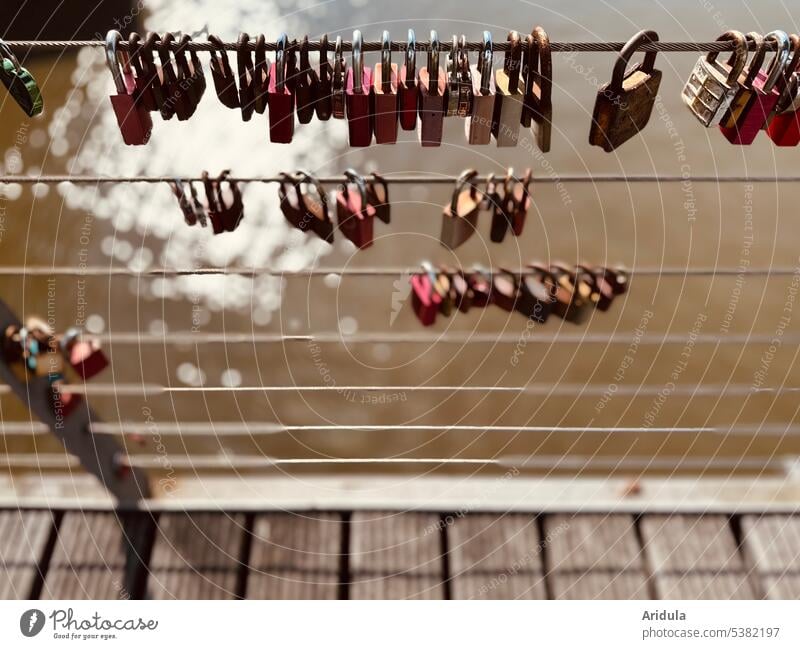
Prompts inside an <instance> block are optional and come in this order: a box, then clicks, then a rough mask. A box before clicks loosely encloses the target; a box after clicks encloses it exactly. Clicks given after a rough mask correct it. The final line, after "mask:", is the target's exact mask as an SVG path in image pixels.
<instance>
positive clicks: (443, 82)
mask: <svg viewBox="0 0 800 649" xmlns="http://www.w3.org/2000/svg"><path fill="white" fill-rule="evenodd" d="M417 85H418V86H419V121H420V124H419V128H418V132H419V141H420V144H422V146H440V145H441V143H442V130H443V128H444V113H445V109H446V101H447V97H446V91H447V76H446V75H445V72H444V70H442V69H441V68H440V67H439V35H438V34H437V33H436V32H435V31H433V30H432V31H431V42H430V45H429V47H428V63H427V65H426V66H425V67H424V68H422V69H420V71H419V72H418V73H417Z"/></svg>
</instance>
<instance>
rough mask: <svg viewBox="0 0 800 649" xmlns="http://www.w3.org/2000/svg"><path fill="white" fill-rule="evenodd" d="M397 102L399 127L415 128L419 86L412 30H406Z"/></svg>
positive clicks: (415, 48)
mask: <svg viewBox="0 0 800 649" xmlns="http://www.w3.org/2000/svg"><path fill="white" fill-rule="evenodd" d="M397 102H398V110H399V113H400V126H401V128H402V129H403V130H404V131H413V130H414V129H415V128H417V104H418V103H419V86H418V85H417V38H416V35H415V34H414V30H413V29H409V30H408V42H407V43H406V52H405V61H404V63H403V67H402V68H400V75H399V77H398V82H397Z"/></svg>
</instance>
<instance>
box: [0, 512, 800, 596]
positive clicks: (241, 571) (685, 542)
mask: <svg viewBox="0 0 800 649" xmlns="http://www.w3.org/2000/svg"><path fill="white" fill-rule="evenodd" d="M145 597H146V598H172V597H176V598H196V599H214V598H253V599H307V598H314V599H336V598H343V599H346V598H350V599H374V598H389V599H401V598H402V599H405V598H412V599H472V598H475V599H517V598H523V599H544V598H563V599H596V598H597V599H628V598H669V599H697V598H722V599H727V598H743V599H752V598H796V597H800V515H798V516H788V515H783V514H769V515H763V516H754V515H743V516H739V515H735V516H725V515H719V514H713V515H705V516H697V515H687V514H676V515H672V516H665V515H650V514H647V515H643V516H633V515H628V514H608V515H604V514H577V515H573V514H563V515H561V514H545V515H538V516H537V515H535V514H519V513H514V514H507V515H499V514H482V513H470V514H465V515H456V514H447V513H442V514H436V513H398V512H374V511H359V512H352V513H351V512H330V513H325V512H305V513H295V514H287V513H219V512H214V513H175V512H163V513H160V514H155V513H144V512H137V513H120V514H117V513H116V512H113V511H93V512H80V511H77V512H76V511H66V512H62V511H54V512H50V511H44V510H22V511H18V510H0V598H7V599H28V598H31V599H37V598H57V599H83V598H91V599H114V598H145Z"/></svg>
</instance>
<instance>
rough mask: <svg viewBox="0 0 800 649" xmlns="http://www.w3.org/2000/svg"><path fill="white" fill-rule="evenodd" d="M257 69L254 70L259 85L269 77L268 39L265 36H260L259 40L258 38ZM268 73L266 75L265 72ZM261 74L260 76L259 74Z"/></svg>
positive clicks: (256, 49) (256, 50)
mask: <svg viewBox="0 0 800 649" xmlns="http://www.w3.org/2000/svg"><path fill="white" fill-rule="evenodd" d="M253 58H254V59H255V68H254V70H253V72H254V73H256V78H257V79H258V83H259V84H261V83H263V78H264V76H267V77H268V76H269V66H268V64H267V39H266V38H265V37H264V34H259V35H258V38H256V46H255V56H254V57H253ZM265 71H266V74H264V72H265ZM259 72H260V73H261V75H259V74H258V73H259Z"/></svg>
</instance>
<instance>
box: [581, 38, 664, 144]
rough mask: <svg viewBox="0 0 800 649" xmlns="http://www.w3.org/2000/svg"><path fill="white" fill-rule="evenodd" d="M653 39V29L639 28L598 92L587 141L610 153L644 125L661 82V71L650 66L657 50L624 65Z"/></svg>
mask: <svg viewBox="0 0 800 649" xmlns="http://www.w3.org/2000/svg"><path fill="white" fill-rule="evenodd" d="M656 41H658V34H656V32H654V31H641V32H639V33H638V34H636V35H635V36H634V37H633V38H631V39H630V40H629V41H628V42H627V43H626V44H625V46H624V47H623V48H622V51H621V52H620V53H619V57H618V58H617V62H616V63H615V65H614V72H613V74H612V76H611V81H610V82H609V83H607V84H604V85H603V86H601V87H600V89H599V90H598V91H597V100H596V101H595V104H594V113H593V114H592V126H591V130H590V131H589V144H592V145H594V146H599V147H602V148H603V150H604V151H606V152H611V151H613V150H614V149H616V148H617V147H618V146H620V145H622V144H624V143H625V142H627V141H628V140H630V139H631V138H632V137H633V136H635V135H637V134H638V133H639V132H641V131H642V130H643V129H644V127H645V126H647V122H648V121H650V115H651V113H652V112H653V105H654V104H655V102H656V97H657V95H658V88H659V86H660V85H661V70H656V69H655V67H653V66H654V65H655V62H656V52H647V53H646V54H645V57H644V61H643V62H642V63H641V65H639V64H637V65H635V66H634V67H633V68H631V69H630V70H628V71H626V70H625V67H626V66H627V64H628V61H629V60H630V58H631V57H632V56H633V54H634V53H635V52H636V50H637V49H638V48H639V47H641V46H642V45H644V44H646V43H654V42H656Z"/></svg>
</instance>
